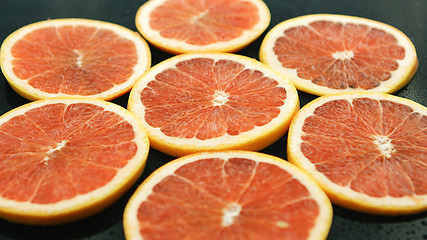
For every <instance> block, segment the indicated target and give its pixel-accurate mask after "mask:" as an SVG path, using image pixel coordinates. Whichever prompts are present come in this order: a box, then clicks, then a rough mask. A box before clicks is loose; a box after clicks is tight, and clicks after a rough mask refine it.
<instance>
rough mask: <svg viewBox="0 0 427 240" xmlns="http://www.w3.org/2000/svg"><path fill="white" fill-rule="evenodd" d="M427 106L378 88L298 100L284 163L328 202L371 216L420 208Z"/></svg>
mask: <svg viewBox="0 0 427 240" xmlns="http://www.w3.org/2000/svg"><path fill="white" fill-rule="evenodd" d="M426 129H427V108H426V107H424V106H422V105H419V104H417V103H415V102H412V101H410V100H407V99H404V98H400V97H396V96H392V95H388V94H384V93H367V92H360V93H346V94H337V95H328V96H324V97H321V98H318V99H316V100H314V101H312V102H311V103H309V104H307V105H306V106H304V107H303V108H302V109H301V110H300V112H298V113H297V115H296V116H295V118H294V120H293V121H292V123H291V127H290V129H289V133H288V158H289V161H290V162H292V163H294V164H296V165H297V166H299V167H300V168H301V169H303V170H305V171H306V172H308V173H309V174H310V175H312V176H313V177H314V178H315V180H316V181H317V182H318V183H319V184H320V186H321V187H322V188H323V189H324V190H325V191H326V193H327V194H328V196H329V197H330V199H331V201H332V202H333V203H336V204H339V205H342V206H344V207H347V208H350V209H353V210H358V211H364V212H368V213H375V214H385V215H397V214H409V213H416V212H421V211H425V210H426V209H427V175H426V172H427V158H426V156H427V131H426Z"/></svg>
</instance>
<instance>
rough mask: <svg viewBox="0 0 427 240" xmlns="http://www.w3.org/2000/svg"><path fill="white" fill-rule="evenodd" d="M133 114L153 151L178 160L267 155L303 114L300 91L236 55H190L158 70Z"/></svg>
mask: <svg viewBox="0 0 427 240" xmlns="http://www.w3.org/2000/svg"><path fill="white" fill-rule="evenodd" d="M128 109H129V110H130V111H131V112H133V113H135V114H136V116H137V117H138V118H139V119H140V120H141V121H142V123H143V124H144V125H145V127H146V129H147V131H148V135H149V138H150V144H151V146H152V147H153V148H155V149H157V150H160V151H162V152H164V153H166V154H169V155H172V156H183V155H186V154H189V153H194V152H200V151H207V150H222V149H240V150H261V149H263V148H265V147H267V146H269V145H270V144H272V143H274V142H275V141H277V140H278V139H279V138H280V137H282V136H283V135H284V134H285V133H286V131H287V130H288V127H289V123H290V121H291V119H292V117H293V116H294V114H295V113H296V112H297V111H298V109H299V100H298V95H297V91H296V89H295V87H294V86H293V85H292V83H290V82H289V81H287V80H286V79H284V78H283V77H282V76H280V75H279V74H276V72H274V71H273V70H271V69H270V68H269V67H268V66H266V65H264V64H262V63H260V62H258V61H256V60H255V59H251V58H248V57H244V56H240V55H235V54H230V53H189V54H182V55H178V56H175V57H172V58H170V59H168V60H166V61H163V62H162V63H159V64H158V65H156V66H154V67H152V68H151V69H150V70H149V71H147V73H146V74H144V76H143V77H142V78H141V79H140V80H139V81H138V82H137V83H136V84H135V86H134V88H133V89H132V91H131V93H130V96H129V102H128Z"/></svg>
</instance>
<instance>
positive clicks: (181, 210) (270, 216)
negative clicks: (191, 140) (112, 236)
mask: <svg viewBox="0 0 427 240" xmlns="http://www.w3.org/2000/svg"><path fill="white" fill-rule="evenodd" d="M123 221H124V230H125V236H126V239H144V240H150V239H272V240H274V239H326V237H327V235H328V232H329V229H330V226H331V222H332V207H331V203H330V201H329V199H328V198H327V196H326V195H325V193H324V192H323V191H322V190H321V189H320V188H319V187H318V186H317V184H316V183H315V182H314V181H313V180H312V179H311V178H310V177H309V176H308V175H306V174H305V173H303V172H302V171H300V170H299V169H298V168H296V167H295V166H293V165H292V164H290V163H288V162H286V161H285V160H283V159H280V158H277V157H273V156H270V155H266V154H261V153H256V152H247V151H225V152H210V153H195V154H192V155H188V156H185V157H182V158H179V159H176V160H174V161H171V162H169V163H167V164H166V165H164V166H162V167H161V168H159V169H157V170H156V171H155V172H154V173H152V174H151V175H150V176H149V177H148V178H147V179H146V180H145V181H144V182H143V183H142V184H141V185H140V186H139V187H138V189H137V190H136V192H135V193H134V194H133V196H132V197H131V199H130V200H129V202H128V204H127V205H126V208H125V212H124V218H123Z"/></svg>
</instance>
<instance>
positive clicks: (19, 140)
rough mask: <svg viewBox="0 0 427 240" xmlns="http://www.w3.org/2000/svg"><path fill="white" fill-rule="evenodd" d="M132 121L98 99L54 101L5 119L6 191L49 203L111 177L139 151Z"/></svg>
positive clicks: (0, 136) (1, 185) (2, 170)
mask: <svg viewBox="0 0 427 240" xmlns="http://www.w3.org/2000/svg"><path fill="white" fill-rule="evenodd" d="M133 139H134V132H133V128H132V126H131V125H130V124H129V123H127V122H126V121H124V119H123V118H122V117H120V116H118V115H117V114H115V113H113V112H109V111H106V110H104V109H103V108H101V107H97V106H95V105H92V104H69V105H66V104H49V105H45V106H42V107H37V108H34V109H31V110H29V111H27V112H26V113H25V114H23V115H18V116H16V117H13V118H11V119H10V120H9V121H7V122H5V123H3V124H2V125H0V196H1V197H2V198H5V199H11V200H15V201H22V202H31V203H39V204H49V203H55V202H59V201H61V200H66V199H70V198H73V197H75V196H77V195H81V194H85V193H88V192H90V191H93V190H95V189H97V188H99V187H102V186H104V185H105V184H106V183H108V182H109V181H110V180H111V179H112V178H113V177H114V176H115V175H116V173H117V172H118V171H119V170H120V168H122V167H124V166H125V165H126V164H127V162H128V160H130V159H131V158H132V157H133V156H134V155H135V153H136V150H137V146H136V144H135V143H134V142H133Z"/></svg>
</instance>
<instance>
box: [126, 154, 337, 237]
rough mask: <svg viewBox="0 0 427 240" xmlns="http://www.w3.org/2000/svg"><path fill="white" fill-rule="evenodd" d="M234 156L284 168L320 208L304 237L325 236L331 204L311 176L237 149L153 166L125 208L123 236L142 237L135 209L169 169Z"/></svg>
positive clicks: (274, 159) (282, 162)
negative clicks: (308, 233) (156, 166)
mask: <svg viewBox="0 0 427 240" xmlns="http://www.w3.org/2000/svg"><path fill="white" fill-rule="evenodd" d="M234 157H237V158H247V159H250V160H254V161H256V162H266V163H270V164H273V165H275V166H278V167H280V168H282V169H285V170H286V171H288V172H290V173H291V175H292V176H293V178H296V179H298V180H299V181H300V182H301V183H302V184H303V185H304V186H305V187H306V188H307V190H308V191H309V193H310V196H312V197H313V198H312V199H313V200H315V201H316V203H317V204H318V205H319V209H320V210H319V214H318V216H317V219H316V221H315V224H314V227H313V229H311V232H310V237H309V238H308V239H313V240H314V239H326V237H327V235H328V233H329V230H330V227H331V224H332V218H333V211H332V204H331V202H330V200H329V198H328V197H327V195H326V194H325V193H324V191H323V190H322V189H321V188H320V187H319V186H318V185H317V184H316V182H315V181H314V180H313V179H312V178H311V176H309V175H308V174H306V173H305V172H303V171H301V170H300V169H299V168H297V167H296V166H294V165H293V164H291V163H289V162H287V161H286V160H284V159H281V158H279V157H276V156H272V155H268V154H264V153H259V152H252V151H241V150H226V151H211V152H198V153H194V154H190V155H187V156H184V157H180V158H177V159H175V160H172V161H171V162H168V163H166V164H165V165H163V166H161V167H160V168H158V169H156V170H155V171H154V172H153V173H151V174H150V176H148V177H147V178H146V179H145V180H144V181H143V182H142V183H141V185H139V186H138V188H137V189H136V191H135V192H134V193H133V195H132V196H131V198H130V199H129V201H128V203H127V205H126V207H125V211H124V215H123V225H124V229H125V236H126V239H142V238H141V236H140V234H139V222H138V219H137V212H138V208H139V206H140V204H141V203H142V202H143V201H145V200H146V199H147V197H148V196H149V195H150V194H151V193H152V189H153V187H154V186H155V185H156V184H157V183H158V182H160V181H161V180H162V179H163V178H164V177H166V176H168V175H171V174H173V172H174V171H175V170H176V169H178V168H179V167H181V166H183V165H185V164H187V163H191V162H194V161H197V160H199V159H205V158H221V159H225V160H227V159H230V158H234Z"/></svg>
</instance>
